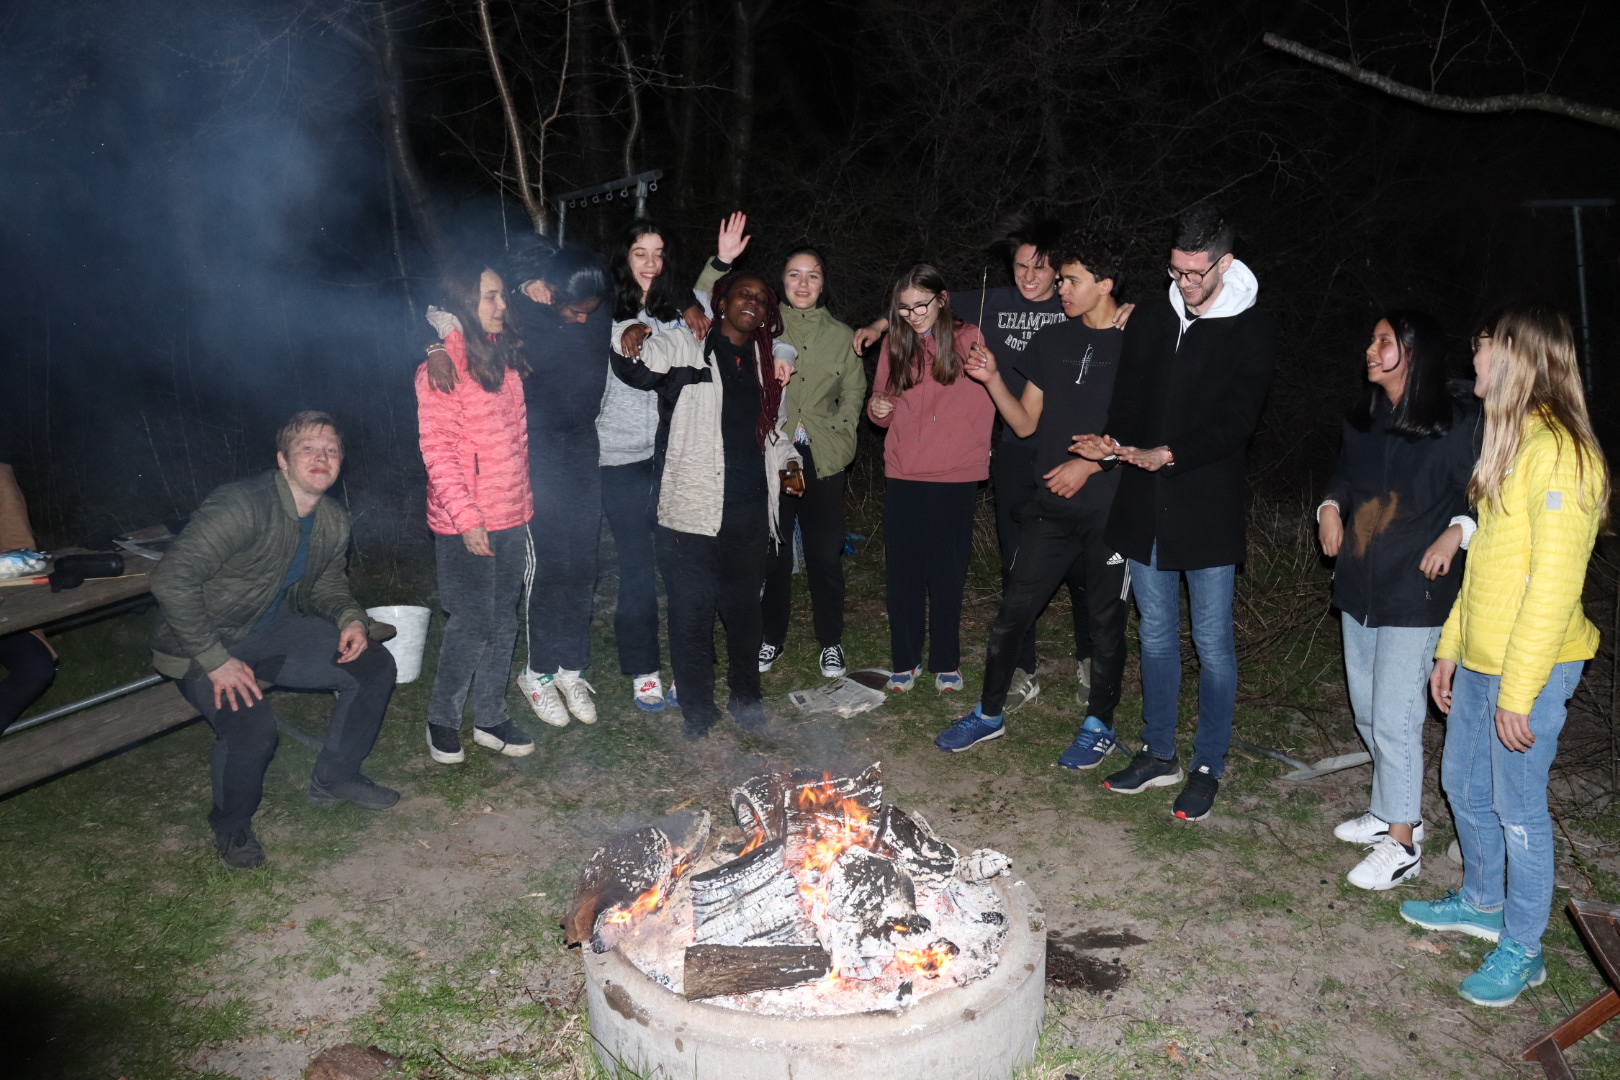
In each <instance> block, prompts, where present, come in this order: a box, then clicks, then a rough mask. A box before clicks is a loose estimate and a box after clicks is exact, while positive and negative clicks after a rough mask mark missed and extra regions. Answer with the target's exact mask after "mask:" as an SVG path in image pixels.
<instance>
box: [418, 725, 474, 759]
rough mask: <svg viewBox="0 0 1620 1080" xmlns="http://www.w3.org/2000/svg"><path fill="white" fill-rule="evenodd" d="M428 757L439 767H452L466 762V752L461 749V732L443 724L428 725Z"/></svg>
mask: <svg viewBox="0 0 1620 1080" xmlns="http://www.w3.org/2000/svg"><path fill="white" fill-rule="evenodd" d="M427 737H428V755H429V756H431V757H432V758H433V760H434V761H437V762H438V763H439V764H440V765H454V764H456V763H457V762H461V761H466V760H467V752H466V751H465V750H463V749H462V748H461V732H459V731H457V730H456V729H455V728H453V727H446V726H445V725H444V724H429V725H428V726H427Z"/></svg>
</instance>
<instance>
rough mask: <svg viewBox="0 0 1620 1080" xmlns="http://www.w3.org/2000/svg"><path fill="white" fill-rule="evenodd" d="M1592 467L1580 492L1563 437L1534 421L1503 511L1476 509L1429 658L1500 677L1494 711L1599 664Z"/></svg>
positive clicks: (1517, 707)
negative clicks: (1592, 572) (1584, 592)
mask: <svg viewBox="0 0 1620 1080" xmlns="http://www.w3.org/2000/svg"><path fill="white" fill-rule="evenodd" d="M1592 465H1593V463H1592V462H1590V461H1588V463H1587V469H1586V475H1585V478H1584V480H1585V482H1584V484H1583V483H1582V482H1581V477H1580V474H1579V472H1578V471H1577V468H1576V456H1575V443H1574V440H1573V439H1572V438H1571V437H1570V434H1569V432H1567V431H1564V430H1562V429H1557V430H1555V429H1554V428H1552V427H1550V426H1549V425H1548V424H1547V423H1546V422H1545V421H1544V420H1542V419H1540V418H1539V417H1532V418H1531V419H1530V420H1529V421H1527V422H1526V424H1525V432H1524V441H1523V442H1522V443H1521V444H1520V446H1519V453H1518V455H1517V456H1516V457H1515V458H1514V459H1513V467H1512V468H1511V469H1509V470H1508V475H1507V477H1506V478H1505V479H1504V480H1503V481H1502V490H1501V499H1500V506H1499V507H1498V506H1491V505H1481V506H1480V507H1479V531H1478V532H1477V533H1476V534H1475V535H1474V539H1473V542H1472V543H1471V544H1470V545H1469V547H1468V566H1467V569H1466V570H1465V571H1464V573H1463V581H1462V592H1461V593H1460V594H1459V595H1458V597H1457V602H1456V603H1455V604H1453V605H1452V607H1451V615H1450V616H1449V617H1448V618H1447V619H1446V625H1445V627H1444V629H1442V630H1441V632H1440V644H1439V647H1438V648H1436V649H1435V656H1436V657H1437V658H1439V659H1441V660H1454V661H1456V662H1457V663H1459V664H1461V665H1462V666H1463V667H1466V668H1469V669H1471V670H1473V671H1478V672H1481V673H1482V674H1485V675H1500V676H1502V686H1501V689H1500V691H1499V692H1498V694H1497V698H1496V704H1497V707H1498V708H1502V709H1506V710H1508V711H1509V712H1516V713H1525V714H1528V713H1529V712H1530V706H1531V705H1533V704H1534V703H1535V700H1536V697H1537V695H1539V694H1540V693H1541V689H1542V687H1544V686H1545V685H1546V684H1547V679H1548V677H1549V676H1550V675H1551V674H1552V669H1553V665H1554V664H1561V663H1565V662H1567V661H1570V660H1590V659H1591V658H1592V657H1594V656H1596V655H1597V647H1598V630H1597V627H1596V626H1593V625H1592V623H1591V621H1590V620H1589V619H1587V617H1586V613H1585V612H1583V611H1582V610H1581V586H1582V585H1583V584H1584V583H1585V581H1586V563H1587V560H1588V559H1589V558H1591V555H1592V545H1593V543H1594V542H1595V541H1596V539H1597V528H1598V515H1599V512H1600V510H1601V507H1600V506H1599V504H1598V498H1599V493H1600V492H1601V491H1602V487H1601V484H1602V479H1601V476H1600V475H1599V473H1598V471H1597V469H1595V468H1593V467H1592ZM1600 467H1601V466H1600Z"/></svg>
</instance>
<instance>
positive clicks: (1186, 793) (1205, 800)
mask: <svg viewBox="0 0 1620 1080" xmlns="http://www.w3.org/2000/svg"><path fill="white" fill-rule="evenodd" d="M1219 790H1221V782H1220V780H1218V779H1216V777H1215V774H1214V773H1212V772H1210V771H1209V766H1208V765H1200V766H1198V768H1196V769H1194V770H1193V772H1192V774H1191V775H1190V776H1188V777H1187V786H1186V787H1184V788H1182V789H1181V794H1180V795H1177V796H1176V805H1175V807H1174V808H1173V809H1174V812H1175V815H1176V817H1178V818H1180V819H1181V820H1182V821H1203V820H1204V819H1205V818H1207V817H1209V812H1210V811H1211V810H1212V809H1214V807H1215V793H1216V792H1217V791H1219Z"/></svg>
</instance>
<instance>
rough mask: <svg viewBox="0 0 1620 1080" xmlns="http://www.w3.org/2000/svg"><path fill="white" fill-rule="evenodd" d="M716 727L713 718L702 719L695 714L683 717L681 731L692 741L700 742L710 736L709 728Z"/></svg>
mask: <svg viewBox="0 0 1620 1080" xmlns="http://www.w3.org/2000/svg"><path fill="white" fill-rule="evenodd" d="M712 727H714V721H713V720H701V719H699V718H697V717H695V716H685V717H682V719H681V733H682V734H683V735H685V736H686V738H687V740H688V741H690V742H698V741H700V740H702V739H707V738H708V737H709V729H710V728H712Z"/></svg>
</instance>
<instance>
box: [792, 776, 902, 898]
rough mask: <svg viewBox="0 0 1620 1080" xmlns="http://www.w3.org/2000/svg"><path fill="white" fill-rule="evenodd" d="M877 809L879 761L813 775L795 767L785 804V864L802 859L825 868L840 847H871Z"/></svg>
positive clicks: (880, 800)
mask: <svg viewBox="0 0 1620 1080" xmlns="http://www.w3.org/2000/svg"><path fill="white" fill-rule="evenodd" d="M882 812H883V772H882V766H881V765H879V764H873V765H871V766H870V767H868V768H867V769H865V770H864V771H863V772H861V774H860V775H859V776H839V777H833V776H827V775H826V774H823V775H822V776H821V777H819V778H812V777H811V776H810V775H809V774H806V773H802V772H795V773H794V774H793V790H792V792H791V793H790V794H789V796H788V799H787V806H786V821H785V828H786V830H787V836H786V838H787V862H788V865H790V866H799V865H805V866H807V867H808V868H810V869H812V870H819V871H820V872H822V873H825V872H826V871H827V870H829V869H831V867H832V864H833V862H834V861H836V859H837V858H838V856H839V855H840V854H842V853H843V851H844V849H845V848H848V847H850V846H851V845H859V846H861V847H864V848H871V847H873V846H874V845H875V844H876V840H877V822H878V819H879V817H880V815H881V814H882ZM818 849H819V850H818Z"/></svg>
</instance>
